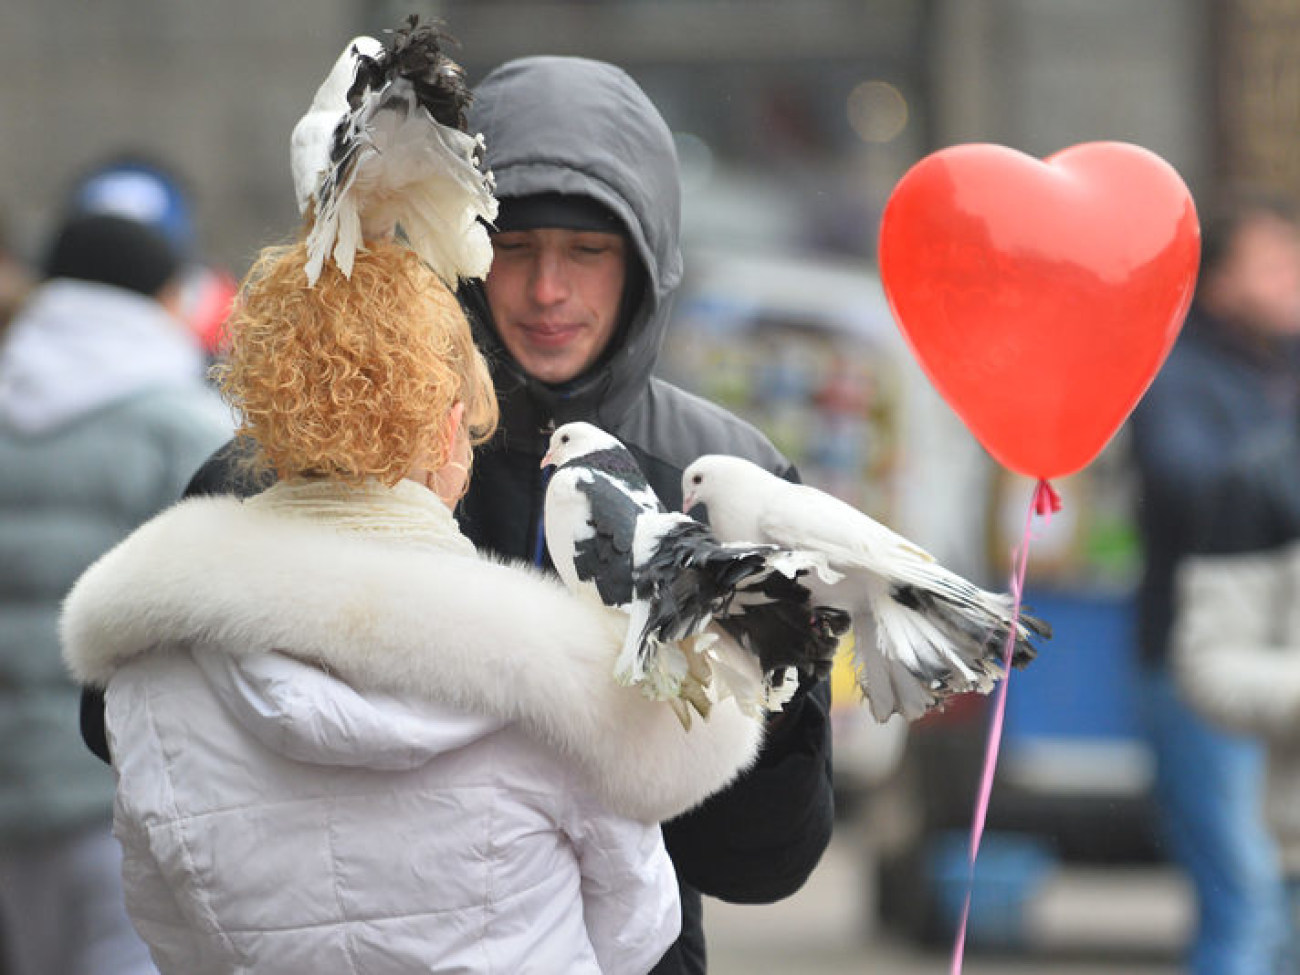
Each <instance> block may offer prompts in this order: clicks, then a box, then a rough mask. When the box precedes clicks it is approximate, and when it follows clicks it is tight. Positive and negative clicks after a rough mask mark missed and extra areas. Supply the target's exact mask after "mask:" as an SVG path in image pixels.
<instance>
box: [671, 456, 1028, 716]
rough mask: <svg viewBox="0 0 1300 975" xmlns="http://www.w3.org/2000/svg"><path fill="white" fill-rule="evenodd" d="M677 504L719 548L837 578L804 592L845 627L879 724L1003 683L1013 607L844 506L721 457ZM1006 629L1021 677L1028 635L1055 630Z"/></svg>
mask: <svg viewBox="0 0 1300 975" xmlns="http://www.w3.org/2000/svg"><path fill="white" fill-rule="evenodd" d="M682 497H683V502H682V508H683V510H684V511H692V510H694V509H695V507H696V506H697V505H703V506H704V509H705V512H706V514H705V517H706V518H707V520H708V523H709V526H710V527H711V528H712V529H713V531H714V533H715V534H716V535H717V537H718V538H720V539H722V540H724V541H732V542H739V541H748V542H767V543H771V544H775V545H782V546H788V547H791V548H800V549H807V550H809V551H813V552H817V553H819V554H821V555H822V556H824V557H825V559H826V561H827V563H828V564H829V565H830V567H831V568H832V569H834V570H836V572H837V573H838V575H839V578H838V579H836V580H835V581H833V582H829V583H828V582H826V581H825V580H824V578H813V579H810V580H809V585H810V586H812V587H813V589H814V590H815V598H816V600H817V602H818V603H820V604H825V605H828V606H834V607H836V608H839V609H842V610H844V611H845V612H847V613H849V614H850V615H851V616H852V618H853V633H854V655H855V657H856V663H857V672H858V683H859V686H860V687H861V689H862V692H863V694H864V696H865V697H866V699H867V703H868V705H869V707H870V708H871V713H872V714H873V715H874V716H875V718H876V720H878V721H882V722H883V721H885V720H886V719H888V718H889V716H890V715H891V714H893V713H895V712H898V713H900V714H902V715H903V717H904V718H905V719H907V720H908V721H912V720H915V719H916V718H919V717H920V716H921V715H923V714H924V713H925V712H926V711H928V710H930V709H931V708H933V707H935V706H936V705H941V704H942V703H943V702H944V701H946V700H947V699H948V698H949V697H951V696H952V695H954V694H959V693H965V692H967V691H978V692H980V693H988V692H989V691H990V690H991V689H992V688H993V686H994V683H995V681H996V680H998V679H999V678H1000V677H1002V676H1003V658H1004V657H1005V653H1006V641H1007V638H1008V635H1009V633H1010V631H1011V627H1012V624H1013V616H1014V615H1015V603H1014V601H1013V599H1012V597H1011V596H1009V595H1006V594H1003V593H991V592H987V591H985V590H983V589H980V588H979V587H977V586H975V585H973V584H972V583H970V582H968V581H967V580H966V579H963V578H962V577H961V576H959V575H957V574H956V573H954V572H952V571H950V570H948V569H946V568H944V567H943V566H942V565H940V564H939V563H938V561H937V560H936V559H935V558H934V557H933V556H932V555H930V554H929V553H928V552H926V551H925V550H924V549H923V548H921V547H920V546H919V545H915V544H913V543H912V542H910V541H908V540H907V539H906V538H903V537H902V536H901V535H898V534H896V533H895V532H893V531H892V530H890V529H889V528H887V527H885V526H884V525H882V524H880V523H879V522H878V521H876V520H874V519H873V518H871V517H870V516H868V515H866V514H864V513H862V512H861V511H858V510H857V509H856V508H854V507H853V506H852V505H849V504H846V503H845V502H843V501H841V500H839V499H838V498H835V497H833V496H831V495H829V494H827V493H825V492H823V491H819V490H817V489H816V488H813V487H810V486H807V485H800V484H792V483H790V482H789V481H785V480H782V479H781V478H779V477H775V476H773V475H772V474H769V473H768V472H767V471H765V470H763V469H762V468H761V467H758V466H757V465H755V464H751V463H750V462H749V461H746V460H743V459H741V458H739V457H728V456H722V455H718V454H710V455H706V456H704V457H700V458H699V459H697V460H696V461H694V462H693V463H692V464H691V465H690V466H688V467H687V468H686V470H685V472H684V473H683V474H682ZM1014 623H1015V628H1016V629H1015V633H1016V639H1015V647H1014V650H1013V654H1012V663H1013V664H1014V665H1016V666H1020V667H1023V666H1024V665H1025V664H1027V663H1029V661H1031V660H1032V659H1033V658H1034V657H1035V656H1036V654H1037V650H1036V648H1035V647H1034V645H1033V644H1032V643H1031V642H1030V637H1031V636H1038V637H1050V636H1051V629H1050V627H1048V626H1047V624H1045V623H1044V622H1042V621H1041V620H1038V619H1035V618H1034V617H1032V616H1028V615H1024V614H1021V615H1020V617H1019V619H1018V620H1014Z"/></svg>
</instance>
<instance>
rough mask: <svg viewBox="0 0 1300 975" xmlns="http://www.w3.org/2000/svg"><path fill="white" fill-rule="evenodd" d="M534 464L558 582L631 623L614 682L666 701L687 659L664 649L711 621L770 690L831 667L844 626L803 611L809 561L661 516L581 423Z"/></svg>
mask: <svg viewBox="0 0 1300 975" xmlns="http://www.w3.org/2000/svg"><path fill="white" fill-rule="evenodd" d="M543 464H544V465H548V466H551V465H553V466H554V467H555V468H556V470H555V473H554V474H553V475H552V477H551V480H550V483H549V485H548V486H547V492H546V502H545V513H544V517H545V534H546V544H547V549H548V551H549V552H550V555H551V560H552V562H553V563H554V565H555V568H556V571H557V572H558V573H559V575H560V578H561V579H562V580H563V581H564V582H565V584H566V585H567V586H568V587H569V588H570V589H572V590H574V591H576V592H581V593H587V594H588V595H589V596H591V597H592V598H593V599H596V600H598V601H600V602H601V603H602V604H604V605H606V606H611V607H615V608H618V609H620V610H622V611H624V612H626V613H628V614H629V615H630V616H631V621H630V623H629V627H628V636H627V640H626V642H625V644H624V648H623V652H622V653H621V654H620V656H619V660H618V664H617V666H616V670H615V675H616V677H618V679H620V680H622V681H624V682H625V683H634V684H642V685H643V686H644V685H647V684H648V685H649V688H650V690H651V692H652V693H654V694H656V695H660V696H671V695H672V694H673V693H675V686H674V684H675V682H676V681H678V680H680V678H681V677H682V673H683V667H684V665H685V662H684V660H682V659H679V658H681V654H680V653H673V652H671V650H669V651H668V652H667V654H665V653H664V651H665V649H666V648H670V647H671V646H672V645H673V644H677V643H679V642H681V641H683V640H686V639H689V638H691V637H694V636H698V635H700V634H702V633H703V632H704V631H705V629H706V628H708V627H709V625H710V624H711V623H715V622H716V623H717V624H718V626H719V627H721V629H722V630H723V631H724V632H725V633H726V634H727V635H728V636H730V637H731V638H732V639H734V640H735V641H736V642H737V643H738V644H740V645H741V646H742V647H744V648H745V649H747V650H749V651H750V652H751V653H752V654H754V656H755V657H756V658H757V659H758V661H759V664H760V666H761V668H762V670H763V672H764V673H765V674H767V675H771V676H772V678H773V680H774V682H776V683H780V681H781V680H782V679H783V677H784V674H785V670H786V668H787V667H794V668H796V669H797V670H798V671H800V672H802V673H807V674H816V675H821V674H824V673H825V672H826V671H827V670H828V669H829V667H830V662H831V659H832V658H833V656H834V652H835V648H836V646H837V645H838V641H839V637H840V636H841V635H843V633H844V631H845V629H846V628H847V624H848V620H847V618H846V617H843V615H842V614H839V613H838V611H825V612H821V611H818V610H816V609H815V608H814V607H813V606H812V605H811V604H810V602H809V589H808V587H807V586H806V585H805V584H804V581H803V579H804V577H805V576H807V575H808V574H809V573H812V572H815V571H817V570H818V560H817V559H815V558H812V557H805V556H802V555H801V554H800V553H795V552H789V551H786V550H784V549H781V548H779V547H777V546H774V545H746V544H723V543H720V542H719V541H718V540H717V539H716V538H715V537H714V536H713V534H712V533H711V532H710V531H709V530H708V528H707V527H705V526H704V525H703V524H701V523H700V522H698V521H696V520H695V519H693V518H691V517H689V516H687V515H684V514H680V513H677V512H671V511H668V510H667V509H665V508H664V506H663V504H662V503H661V502H660V500H659V498H658V496H657V495H656V494H655V492H654V490H653V488H651V486H650V484H649V483H648V482H647V481H646V478H645V475H644V474H643V473H642V471H641V469H640V466H639V465H638V464H637V462H636V458H635V457H633V455H632V453H631V452H630V451H629V450H628V449H627V448H626V447H625V446H624V445H623V444H622V443H621V442H619V441H618V440H617V439H615V438H614V437H612V436H610V435H609V434H608V433H606V432H604V431H603V430H600V429H599V428H597V427H595V426H592V425H591V424H588V423H571V424H566V425H564V426H562V427H560V428H559V429H557V430H556V431H555V433H554V434H553V435H552V437H551V447H550V450H549V452H548V453H547V455H546V457H545V458H543ZM665 656H667V657H668V658H670V659H663V658H665Z"/></svg>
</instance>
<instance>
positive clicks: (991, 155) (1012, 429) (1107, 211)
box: [879, 142, 1200, 479]
mask: <svg viewBox="0 0 1300 975" xmlns="http://www.w3.org/2000/svg"><path fill="white" fill-rule="evenodd" d="M879 255H880V274H881V281H882V282H883V284H884V288H885V293H886V295H887V297H888V298H889V304H890V307H891V308H892V309H893V312H894V317H895V318H896V319H897V321H898V324H899V326H900V327H901V329H902V331H903V333H904V335H905V336H906V337H907V340H908V343H909V344H910V345H911V347H912V350H913V352H914V353H915V355H916V357H917V359H918V360H919V361H920V363H921V366H922V368H923V369H924V370H925V372H926V374H927V375H928V376H929V377H930V380H931V381H932V382H933V383H934V385H935V387H936V388H937V389H938V391H939V393H940V395H941V396H943V398H944V399H945V400H946V401H947V402H948V404H949V405H950V406H952V408H953V409H954V410H956V411H957V413H958V415H959V416H960V417H961V418H962V419H963V420H964V421H965V423H966V425H967V426H968V427H969V428H970V430H971V432H972V433H973V434H974V435H975V436H976V438H977V439H978V440H979V441H980V442H981V443H982V444H984V446H985V447H986V448H987V449H988V451H989V452H990V453H991V454H992V455H993V456H994V457H995V458H996V459H997V460H998V461H999V462H1001V463H1002V464H1003V465H1005V466H1006V467H1009V468H1011V469H1012V470H1015V471H1018V472H1020V473H1022V474H1026V475H1029V476H1031V477H1036V478H1043V479H1047V478H1054V477H1062V476H1064V475H1066V474H1071V473H1073V472H1074V471H1077V470H1079V469H1080V468H1082V467H1083V466H1084V465H1085V464H1087V463H1088V462H1089V461H1090V460H1092V459H1093V458H1094V457H1095V456H1096V455H1097V454H1098V453H1100V451H1101V449H1102V448H1103V447H1105V446H1106V443H1107V442H1108V441H1109V440H1110V439H1111V437H1112V436H1114V434H1115V431H1116V430H1118V429H1119V427H1120V424H1122V423H1123V422H1124V420H1125V418H1126V417H1127V416H1128V415H1129V413H1130V412H1131V411H1132V410H1133V407H1134V406H1136V405H1137V402H1138V400H1139V399H1141V397H1142V394H1143V393H1145V392H1146V389H1147V387H1148V386H1149V385H1150V383H1151V380H1152V379H1153V378H1154V377H1155V374H1156V372H1157V371H1158V370H1159V368H1160V366H1161V365H1162V364H1163V362H1164V360H1165V357H1166V356H1167V355H1168V354H1169V350H1170V348H1171V347H1172V346H1173V343H1174V340H1175V339H1176V338H1177V337H1178V331H1179V329H1180V328H1181V327H1182V323H1183V317H1184V316H1185V314H1186V312H1187V306H1188V304H1189V303H1190V302H1191V299H1192V291H1193V288H1194V285H1195V281H1196V271H1197V265H1198V262H1199V259H1200V226H1199V224H1198V222H1197V218H1196V208H1195V206H1194V204H1193V203H1192V198H1191V194H1190V193H1189V192H1188V189H1187V187H1186V185H1185V184H1184V183H1183V181H1182V179H1181V178H1180V177H1179V175H1178V173H1177V172H1175V170H1174V169H1173V167H1171V166H1170V165H1169V164H1168V163H1167V162H1165V161H1164V160H1163V159H1161V158H1160V157H1159V156H1157V155H1155V154H1154V153H1152V152H1150V151H1148V150H1146V149H1142V148H1140V147H1138V146H1134V145H1128V144H1126V143H1117V142H1093V143H1086V144H1083V145H1079V146H1074V147H1073V148H1070V149H1066V150H1063V151H1062V152H1059V153H1057V154H1055V155H1053V156H1050V157H1048V158H1047V159H1046V160H1038V159H1035V158H1034V157H1032V156H1027V155H1025V154H1023V153H1020V152H1017V151H1015V150H1013V149H1009V148H1006V147H1005V146H997V145H986V144H976V145H963V146H954V147H952V148H949V149H944V150H941V151H939V152H936V153H933V154H931V155H929V156H926V157H925V158H924V159H922V160H921V161H920V162H918V163H917V164H916V165H915V166H913V167H912V168H911V169H910V170H908V172H907V173H906V174H905V175H904V176H903V178H902V180H901V181H900V182H899V183H898V185H897V186H896V187H895V188H894V191H893V193H892V194H891V195H890V198H889V202H888V204H887V206H886V207H885V213H884V218H883V221H882V224H881V231H880V251H879Z"/></svg>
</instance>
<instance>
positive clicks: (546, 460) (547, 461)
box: [537, 450, 555, 470]
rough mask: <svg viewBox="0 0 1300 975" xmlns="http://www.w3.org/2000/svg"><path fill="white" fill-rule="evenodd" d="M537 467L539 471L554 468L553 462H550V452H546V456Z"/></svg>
mask: <svg viewBox="0 0 1300 975" xmlns="http://www.w3.org/2000/svg"><path fill="white" fill-rule="evenodd" d="M537 466H538V467H539V468H540V469H541V470H546V468H548V467H554V466H555V461H553V460H551V452H550V451H549V450H548V451H547V452H546V456H545V457H543V458H542V462H541V463H540V464H538V465H537Z"/></svg>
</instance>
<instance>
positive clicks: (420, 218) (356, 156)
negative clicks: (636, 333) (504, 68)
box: [290, 16, 497, 290]
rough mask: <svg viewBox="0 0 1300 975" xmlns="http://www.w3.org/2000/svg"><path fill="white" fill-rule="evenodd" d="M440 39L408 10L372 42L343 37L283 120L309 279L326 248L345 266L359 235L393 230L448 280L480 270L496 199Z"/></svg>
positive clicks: (361, 239)
mask: <svg viewBox="0 0 1300 975" xmlns="http://www.w3.org/2000/svg"><path fill="white" fill-rule="evenodd" d="M445 40H446V38H445V37H444V36H443V35H442V34H441V33H440V32H439V31H437V30H436V29H435V28H433V27H430V26H427V25H426V26H422V25H420V24H419V21H418V18H417V17H415V16H412V17H411V18H410V19H409V21H408V23H407V26H406V27H404V28H402V29H400V30H397V31H393V32H390V34H389V37H388V39H387V41H386V42H384V43H381V42H380V41H378V40H376V39H375V38H372V37H358V38H356V39H354V40H353V41H352V42H351V43H350V44H349V45H348V47H347V49H346V50H344V52H343V54H342V55H340V57H339V59H338V61H337V62H336V63H335V65H334V68H333V70H331V71H330V74H329V76H328V77H327V78H326V79H325V82H324V84H322V85H321V87H320V89H319V90H318V91H317V93H316V97H315V99H314V100H313V101H312V104H311V108H310V109H309V110H308V112H307V114H306V115H304V116H303V117H302V119H300V120H299V122H298V124H297V125H296V126H295V127H294V131H293V136H292V139H291V145H290V160H291V164H292V168H293V177H294V189H295V191H296V193H297V197H298V207H299V209H300V210H302V211H303V212H304V213H305V212H307V211H308V210H309V209H310V210H311V211H312V224H311V228H310V230H309V232H308V235H307V252H308V263H307V280H308V283H309V284H312V285H314V284H315V283H316V281H317V279H318V278H319V276H320V273H321V269H322V267H323V266H324V263H325V261H326V260H327V259H328V258H331V257H332V258H333V259H334V262H335V263H336V264H337V265H338V266H339V268H340V269H341V270H342V271H343V274H344V275H345V276H347V277H350V276H351V274H352V264H353V259H354V257H355V255H356V253H357V251H358V250H361V249H363V248H364V247H365V243H366V241H374V240H381V239H385V238H388V237H392V236H393V235H395V234H397V233H398V232H399V231H400V233H401V234H402V236H403V237H404V238H405V240H406V242H407V243H408V244H409V245H410V247H411V249H412V250H414V251H415V252H416V253H417V254H419V255H420V257H421V258H422V259H423V260H424V261H425V263H427V264H428V265H429V266H430V267H431V268H432V269H433V270H434V272H435V273H436V274H437V275H438V276H439V277H440V278H442V280H443V281H444V283H446V284H447V286H448V287H449V288H452V289H453V290H454V289H455V287H456V285H457V283H458V281H459V280H460V279H462V278H481V277H483V276H484V275H485V274H486V273H487V270H488V267H489V266H490V265H491V261H492V246H491V244H490V242H489V240H488V236H487V227H486V226H485V222H491V221H492V220H495V219H496V214H497V202H496V199H495V197H493V195H492V192H493V181H492V176H491V174H490V173H484V172H483V171H482V170H481V169H480V165H481V161H482V156H483V143H482V139H481V138H480V137H476V136H472V135H469V134H468V133H467V132H465V131H464V128H465V109H466V107H467V106H468V104H469V98H470V94H469V86H468V85H467V83H466V81H465V76H464V72H463V71H462V70H461V68H460V66H459V65H458V64H456V63H455V62H454V61H452V60H451V59H450V58H448V57H447V56H446V54H444V53H443V51H442V49H441V46H440V44H441V42H443V41H445Z"/></svg>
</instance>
